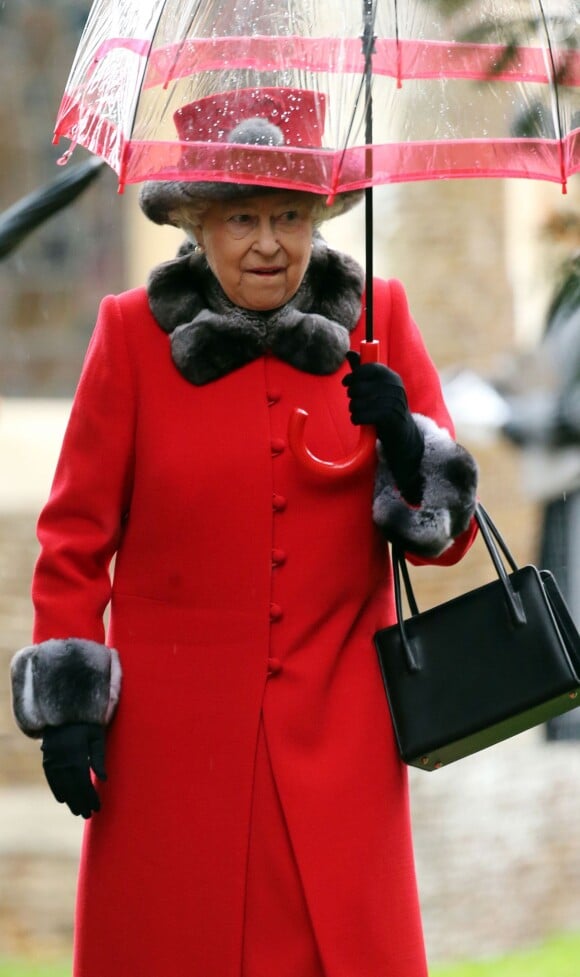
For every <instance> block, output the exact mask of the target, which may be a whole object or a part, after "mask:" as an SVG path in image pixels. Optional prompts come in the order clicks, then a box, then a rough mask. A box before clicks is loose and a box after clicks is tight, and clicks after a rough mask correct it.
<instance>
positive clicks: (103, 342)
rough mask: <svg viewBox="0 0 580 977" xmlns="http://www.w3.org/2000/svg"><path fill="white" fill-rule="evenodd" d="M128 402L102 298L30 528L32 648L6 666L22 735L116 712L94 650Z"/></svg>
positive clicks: (129, 424)
mask: <svg viewBox="0 0 580 977" xmlns="http://www.w3.org/2000/svg"><path fill="white" fill-rule="evenodd" d="M135 404H136V397H135V378H134V374H133V371H132V369H131V358H130V356H129V355H128V350H127V339H126V335H125V325H124V321H123V317H122V314H121V310H120V303H119V301H118V300H117V299H116V298H114V297H112V296H109V297H107V298H106V299H104V300H103V302H102V304H101V308H100V311H99V317H98V320H97V324H96V327H95V331H94V333H93V336H92V338H91V342H90V344H89V348H88V350H87V355H86V358H85V363H84V366H83V370H82V373H81V378H80V381H79V385H78V388H77V392H76V395H75V398H74V401H73V406H72V410H71V414H70V419H69V422H68V425H67V429H66V432H65V437H64V440H63V445H62V449H61V453H60V457H59V460H58V464H57V468H56V473H55V476H54V481H53V484H52V489H51V492H50V497H49V500H48V502H47V504H46V506H45V507H44V509H43V511H42V513H41V515H40V518H39V521H38V539H39V542H40V546H41V550H40V555H39V558H38V560H37V563H36V567H35V571H34V575H33V581H32V598H33V603H34V630H33V638H34V642H35V644H33V645H31V646H29V647H27V648H22V649H21V650H20V651H19V652H17V654H16V655H15V656H14V658H13V660H12V665H11V678H12V698H13V710H14V715H15V718H16V721H17V723H18V725H19V726H20V728H21V729H22V731H23V732H24V733H26V734H27V735H29V736H33V737H40V736H42V735H43V732H44V729H45V728H46V727H47V726H58V725H61V724H63V723H70V722H97V723H102V724H106V723H107V722H108V721H109V720H110V719H111V717H112V715H113V712H114V709H115V706H116V704H117V700H118V697H119V692H120V685H121V668H120V662H119V657H118V655H117V652H116V650H115V649H113V648H108V647H107V646H106V645H105V644H104V643H103V642H104V640H105V628H104V622H103V615H104V612H105V608H106V607H107V604H108V603H109V600H110V597H111V579H110V572H109V568H110V564H111V560H112V558H113V556H114V554H115V552H116V550H117V548H118V545H119V541H120V538H121V534H122V532H123V523H124V520H125V519H126V517H127V513H128V510H129V506H130V500H131V485H132V472H133V458H134V429H135Z"/></svg>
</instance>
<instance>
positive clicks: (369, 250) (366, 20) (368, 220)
mask: <svg viewBox="0 0 580 977" xmlns="http://www.w3.org/2000/svg"><path fill="white" fill-rule="evenodd" d="M375 40H376V37H375V34H374V9H373V0H363V34H362V46H363V55H364V59H365V143H366V159H365V170H366V172H365V177H366V182H367V187H366V190H365V265H366V318H365V338H366V342H367V343H372V342H373V335H374V329H373V236H374V235H373V149H372V145H373V94H372V78H373V54H374V50H375Z"/></svg>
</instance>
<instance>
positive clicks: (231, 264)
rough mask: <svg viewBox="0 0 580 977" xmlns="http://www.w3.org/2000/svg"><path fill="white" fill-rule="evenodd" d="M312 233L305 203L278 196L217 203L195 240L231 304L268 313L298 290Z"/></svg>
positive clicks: (288, 193) (309, 210)
mask: <svg viewBox="0 0 580 977" xmlns="http://www.w3.org/2000/svg"><path fill="white" fill-rule="evenodd" d="M313 228H314V223H313V217H312V204H311V202H310V201H309V200H308V198H307V197H305V196H303V195H301V194H298V193H293V192H292V191H281V192H280V193H270V194H265V195H257V196H255V197H246V198H245V199H244V200H242V201H241V202H240V201H227V202H226V201H216V202H215V203H213V204H212V205H211V207H210V209H209V210H208V211H206V213H205V214H204V216H203V217H202V220H201V226H200V227H197V228H195V236H196V239H197V242H198V244H200V245H201V246H202V247H203V249H204V250H205V254H206V257H207V261H208V264H209V266H210V268H211V270H212V271H213V273H214V275H215V276H216V278H217V280H218V281H219V283H220V285H221V287H222V288H223V290H224V292H225V293H226V295H227V297H228V298H229V299H230V301H231V302H234V303H235V305H239V306H241V307H242V308H243V309H252V310H253V311H255V312H266V311H268V310H269V309H277V308H279V306H281V305H284V304H285V303H286V302H288V301H289V300H290V299H291V298H292V296H293V295H295V294H296V292H297V291H298V289H299V287H300V283H301V282H302V279H303V278H304V273H305V271H306V268H307V266H308V262H309V261H310V251H311V247H312V234H313Z"/></svg>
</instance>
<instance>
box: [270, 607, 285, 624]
mask: <svg viewBox="0 0 580 977" xmlns="http://www.w3.org/2000/svg"><path fill="white" fill-rule="evenodd" d="M283 617H284V612H283V610H282V608H281V607H280V605H279V604H270V620H271V621H273V622H274V623H275V622H276V621H281V620H282V618H283Z"/></svg>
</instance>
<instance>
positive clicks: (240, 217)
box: [228, 214, 253, 227]
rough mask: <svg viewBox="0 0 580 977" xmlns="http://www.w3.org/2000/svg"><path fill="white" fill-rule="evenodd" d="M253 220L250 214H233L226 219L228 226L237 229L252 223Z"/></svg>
mask: <svg viewBox="0 0 580 977" xmlns="http://www.w3.org/2000/svg"><path fill="white" fill-rule="evenodd" d="M252 220H253V218H252V217H251V216H250V214H233V215H232V216H231V217H228V224H234V225H237V226H238V227H244V226H246V225H249V224H251V223H252Z"/></svg>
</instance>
